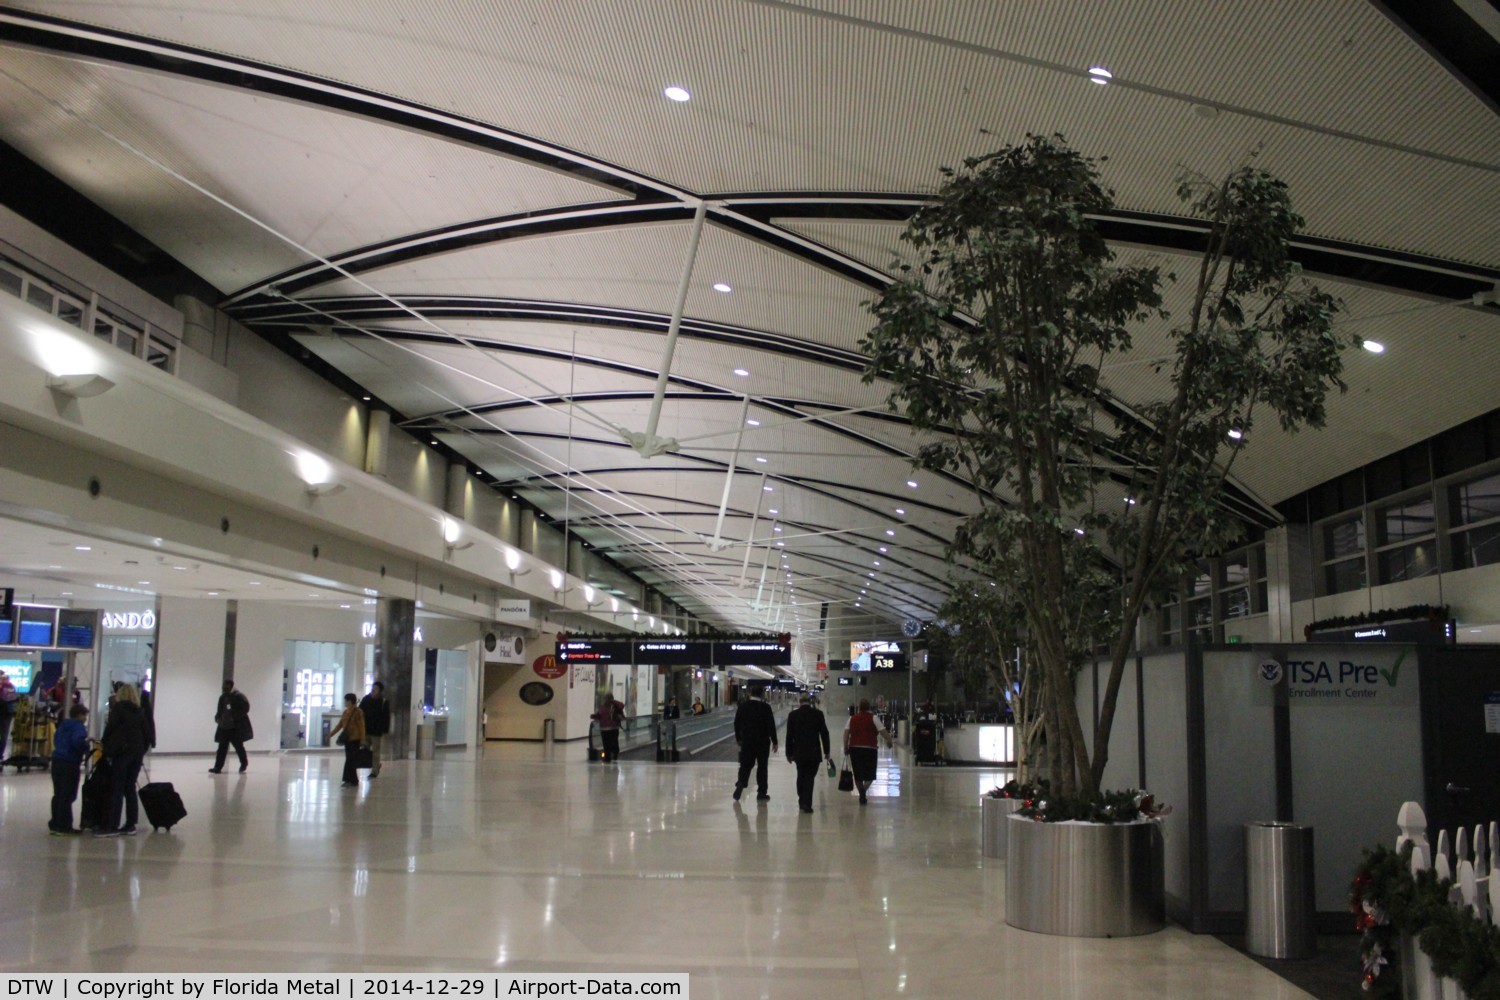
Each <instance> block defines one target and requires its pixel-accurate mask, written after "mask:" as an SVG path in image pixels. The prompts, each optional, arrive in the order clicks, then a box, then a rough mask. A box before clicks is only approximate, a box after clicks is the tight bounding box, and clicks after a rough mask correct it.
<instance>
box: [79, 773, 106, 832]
mask: <svg viewBox="0 0 1500 1000" xmlns="http://www.w3.org/2000/svg"><path fill="white" fill-rule="evenodd" d="M110 780H111V779H110V768H109V761H107V760H105V759H104V758H103V757H100V758H99V760H98V762H97V763H95V764H94V766H93V767H92V768H91V769H90V770H89V775H88V777H87V778H85V779H84V780H83V794H82V796H81V798H82V804H81V805H80V806H79V807H78V829H80V830H97V829H101V828H102V827H103V826H104V824H105V823H106V822H107V821H108V819H109V783H110Z"/></svg>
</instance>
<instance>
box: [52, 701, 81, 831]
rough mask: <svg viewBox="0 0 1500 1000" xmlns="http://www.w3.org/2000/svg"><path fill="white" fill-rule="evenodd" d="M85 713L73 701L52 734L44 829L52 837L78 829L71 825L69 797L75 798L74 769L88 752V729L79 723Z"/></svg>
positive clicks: (71, 800) (76, 791) (76, 794)
mask: <svg viewBox="0 0 1500 1000" xmlns="http://www.w3.org/2000/svg"><path fill="white" fill-rule="evenodd" d="M88 714H89V710H88V709H87V708H84V707H83V706H82V705H73V706H72V707H70V708H69V709H68V717H67V718H66V719H64V720H63V721H62V722H61V723H59V724H58V727H57V733H56V735H54V736H53V737H52V819H51V820H50V821H49V822H48V823H47V829H49V830H51V831H52V836H54V837H66V836H68V835H69V834H76V833H77V832H78V830H77V828H76V827H74V826H73V800H74V799H76V798H78V771H79V769H80V768H81V767H82V766H83V757H84V755H85V754H87V753H88V752H89V731H88V727H86V726H85V725H84V724H83V720H84V719H85V718H87V717H88Z"/></svg>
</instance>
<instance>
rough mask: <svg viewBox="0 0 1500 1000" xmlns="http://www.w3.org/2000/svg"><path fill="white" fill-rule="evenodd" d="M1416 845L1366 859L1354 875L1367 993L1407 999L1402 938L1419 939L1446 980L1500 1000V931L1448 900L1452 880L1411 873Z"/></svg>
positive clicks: (1483, 998)
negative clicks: (1402, 966) (1402, 971)
mask: <svg viewBox="0 0 1500 1000" xmlns="http://www.w3.org/2000/svg"><path fill="white" fill-rule="evenodd" d="M1411 855H1412V845H1411V844H1407V845H1405V846H1404V847H1402V848H1401V850H1400V851H1393V850H1391V849H1390V848H1389V847H1385V846H1384V845H1382V846H1380V847H1376V848H1375V849H1374V850H1368V851H1366V852H1365V857H1364V861H1363V862H1362V863H1361V864H1360V866H1359V869H1358V871H1357V872H1356V873H1355V876H1354V884H1353V887H1352V890H1351V892H1350V895H1349V908H1350V909H1351V910H1353V911H1354V913H1355V914H1356V916H1355V921H1354V924H1355V928H1356V929H1357V930H1360V931H1363V932H1364V939H1363V940H1362V941H1361V942H1360V949H1359V954H1360V960H1361V963H1362V967H1363V976H1364V980H1363V982H1362V983H1361V985H1362V986H1363V988H1364V989H1365V990H1366V991H1367V992H1369V993H1371V994H1372V995H1374V996H1377V997H1387V998H1396V997H1399V996H1401V968H1400V955H1401V953H1400V949H1399V947H1398V939H1399V936H1400V935H1402V934H1407V935H1411V936H1412V937H1415V938H1416V939H1417V940H1418V942H1419V944H1420V945H1421V948H1422V950H1423V951H1424V952H1426V953H1427V954H1428V956H1430V957H1431V959H1432V968H1433V971H1434V972H1436V973H1437V974H1438V975H1440V976H1445V977H1448V978H1450V979H1454V980H1456V981H1457V982H1458V984H1459V986H1461V987H1462V988H1463V990H1464V992H1465V994H1467V995H1468V997H1469V998H1470V1000H1500V928H1496V927H1494V926H1491V925H1490V924H1489V923H1488V922H1486V921H1485V920H1483V919H1481V918H1479V917H1476V916H1475V915H1474V914H1473V912H1472V911H1471V910H1470V909H1469V908H1468V907H1467V906H1456V905H1454V904H1453V903H1451V902H1450V901H1449V897H1450V895H1451V893H1452V891H1453V881H1452V880H1451V879H1439V878H1438V877H1437V875H1436V874H1435V873H1434V872H1431V871H1422V872H1417V873H1416V874H1415V875H1413V874H1412V873H1411Z"/></svg>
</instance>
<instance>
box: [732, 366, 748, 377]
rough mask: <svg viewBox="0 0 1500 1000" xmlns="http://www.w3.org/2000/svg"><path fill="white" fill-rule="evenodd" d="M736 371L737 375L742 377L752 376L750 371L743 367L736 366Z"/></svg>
mask: <svg viewBox="0 0 1500 1000" xmlns="http://www.w3.org/2000/svg"><path fill="white" fill-rule="evenodd" d="M734 373H735V374H736V375H738V376H739V377H740V378H749V377H750V373H749V372H748V371H746V370H745V369H743V368H736V369H735V370H734Z"/></svg>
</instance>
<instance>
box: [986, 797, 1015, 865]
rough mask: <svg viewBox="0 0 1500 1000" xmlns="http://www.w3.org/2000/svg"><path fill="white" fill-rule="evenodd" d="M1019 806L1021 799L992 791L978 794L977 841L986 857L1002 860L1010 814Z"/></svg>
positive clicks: (1008, 834) (1008, 830)
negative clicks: (1006, 796)
mask: <svg viewBox="0 0 1500 1000" xmlns="http://www.w3.org/2000/svg"><path fill="white" fill-rule="evenodd" d="M1019 808H1021V800H1020V799H1014V798H1003V797H1001V796H997V795H995V794H994V793H992V792H986V793H985V794H983V795H981V796H979V842H980V845H981V848H982V853H983V854H984V856H985V857H987V858H997V859H1001V860H1003V859H1004V858H1005V855H1006V845H1007V844H1008V843H1009V841H1010V824H1009V820H1010V814H1011V813H1013V812H1015V811H1016V810H1017V809H1019Z"/></svg>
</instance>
